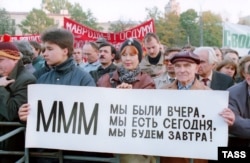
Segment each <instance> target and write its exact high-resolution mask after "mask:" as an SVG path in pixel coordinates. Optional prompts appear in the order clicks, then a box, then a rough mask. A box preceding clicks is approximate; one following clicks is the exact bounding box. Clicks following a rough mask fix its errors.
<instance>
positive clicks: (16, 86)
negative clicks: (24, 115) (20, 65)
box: [0, 76, 36, 121]
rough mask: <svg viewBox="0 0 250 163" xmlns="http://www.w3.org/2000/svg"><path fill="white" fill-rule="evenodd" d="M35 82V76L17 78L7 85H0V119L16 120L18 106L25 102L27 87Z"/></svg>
mask: <svg viewBox="0 0 250 163" xmlns="http://www.w3.org/2000/svg"><path fill="white" fill-rule="evenodd" d="M35 82H36V79H35V77H34V76H33V78H29V79H27V80H17V81H15V83H13V84H11V85H10V86H7V87H3V86H1V87H0V120H1V121H14V120H18V109H19V107H20V106H21V105H22V104H24V103H27V87H28V85H29V84H34V83H35Z"/></svg>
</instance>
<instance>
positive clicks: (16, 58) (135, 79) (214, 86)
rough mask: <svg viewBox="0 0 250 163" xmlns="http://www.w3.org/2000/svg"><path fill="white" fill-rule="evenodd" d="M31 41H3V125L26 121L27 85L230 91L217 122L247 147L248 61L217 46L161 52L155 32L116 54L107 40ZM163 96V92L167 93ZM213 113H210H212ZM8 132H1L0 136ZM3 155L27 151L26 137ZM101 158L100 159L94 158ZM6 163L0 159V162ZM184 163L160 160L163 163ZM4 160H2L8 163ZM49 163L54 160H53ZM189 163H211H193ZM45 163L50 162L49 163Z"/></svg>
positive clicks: (59, 33)
mask: <svg viewBox="0 0 250 163" xmlns="http://www.w3.org/2000/svg"><path fill="white" fill-rule="evenodd" d="M41 41H42V44H41V43H39V42H36V41H24V40H22V41H13V42H12V41H4V40H2V41H1V42H0V119H1V121H3V122H13V121H14V122H15V121H19V122H21V123H24V124H25V122H26V121H27V117H28V115H29V110H30V109H35V108H30V105H29V104H28V101H27V87H28V85H29V84H35V83H43V84H58V85H73V86H91V87H95V86H97V87H108V88H117V89H174V90H197V89H198V90H207V91H212V90H225V91H229V104H228V107H227V108H221V113H220V116H221V117H222V118H223V119H224V120H225V122H226V123H227V124H228V126H229V143H228V146H230V147H234V146H242V147H249V146H250V130H249V128H250V127H249V124H250V111H249V110H250V89H249V88H250V56H249V55H247V54H246V55H244V54H241V56H242V57H241V58H240V55H239V54H238V52H237V51H235V50H232V49H220V48H218V47H193V46H191V45H188V46H187V45H185V46H183V47H166V46H163V45H162V44H161V42H160V39H159V37H158V36H157V34H155V33H147V34H146V35H145V37H144V39H143V41H142V42H141V41H139V40H137V39H136V38H128V39H126V40H125V41H124V42H123V43H122V44H121V47H120V48H119V49H117V48H115V46H114V45H112V43H110V42H108V41H107V40H106V39H104V38H99V39H98V40H97V41H96V42H87V43H85V44H84V45H83V47H74V36H73V34H72V33H71V32H70V31H68V30H65V29H58V28H57V29H48V30H46V31H44V32H43V33H42V34H41ZM166 91H167V90H166ZM211 109H212V108H211ZM11 129H12V128H10V127H5V128H3V127H1V128H0V134H1V135H3V134H5V133H7V132H9V131H11ZM0 147H1V150H18V149H19V150H20V149H23V148H24V137H22V136H18V135H17V136H14V137H12V138H11V139H10V140H8V141H7V142H1V143H0ZM96 155H98V154H96ZM5 158H7V159H9V160H10V159H11V158H8V157H7V156H6V157H1V161H2V160H4V159H5ZM120 159H121V162H122V163H129V162H135V163H136V162H138V163H146V162H149V163H155V162H156V157H153V156H145V155H130V154H128V155H126V154H125V155H121V157H120ZM188 160H189V159H187V158H174V157H161V158H160V162H161V163H179V162H180V163H182V162H183V163H186V162H188ZM5 161H6V160H5ZM51 161H52V162H53V161H54V160H51ZM193 161H194V163H201V162H202V163H203V162H204V163H205V162H213V161H212V160H201V159H194V160H193ZM46 162H49V160H46Z"/></svg>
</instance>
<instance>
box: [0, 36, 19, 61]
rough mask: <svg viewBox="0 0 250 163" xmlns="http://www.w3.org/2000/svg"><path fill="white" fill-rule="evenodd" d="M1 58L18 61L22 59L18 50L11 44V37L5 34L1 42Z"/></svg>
mask: <svg viewBox="0 0 250 163" xmlns="http://www.w3.org/2000/svg"><path fill="white" fill-rule="evenodd" d="M0 56H3V57H7V58H10V59H16V60H19V59H20V58H21V54H20V52H19V50H18V48H17V47H16V46H15V45H14V44H13V43H12V42H11V37H10V35H7V34H5V35H3V36H2V40H1V42H0Z"/></svg>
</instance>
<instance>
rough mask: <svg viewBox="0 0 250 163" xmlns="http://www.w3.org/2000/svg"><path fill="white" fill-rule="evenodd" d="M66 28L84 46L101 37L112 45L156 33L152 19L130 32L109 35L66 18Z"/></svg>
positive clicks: (140, 38)
mask: <svg viewBox="0 0 250 163" xmlns="http://www.w3.org/2000/svg"><path fill="white" fill-rule="evenodd" d="M64 28H65V29H67V30H69V31H71V32H72V33H73V34H74V36H75V40H76V42H78V43H79V44H84V42H85V41H96V40H97V39H98V38H99V37H103V38H105V39H106V40H107V41H108V42H110V43H112V44H120V43H122V42H123V41H125V40H126V39H128V38H130V37H133V38H137V39H138V40H142V39H143V38H144V36H145V35H146V34H147V33H148V32H155V26H154V20H153V19H150V20H148V21H146V22H144V23H142V24H140V25H138V26H136V27H134V28H131V29H129V30H125V31H121V32H117V33H107V32H101V31H96V30H94V29H91V28H89V27H87V26H85V25H83V24H80V23H78V22H76V21H74V20H72V19H69V18H66V17H64Z"/></svg>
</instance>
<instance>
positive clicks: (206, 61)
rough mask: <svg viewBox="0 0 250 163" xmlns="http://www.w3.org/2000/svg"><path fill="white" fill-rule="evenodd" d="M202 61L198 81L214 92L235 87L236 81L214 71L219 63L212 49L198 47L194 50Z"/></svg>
mask: <svg viewBox="0 0 250 163" xmlns="http://www.w3.org/2000/svg"><path fill="white" fill-rule="evenodd" d="M194 53H195V54H197V55H198V56H199V58H200V60H201V63H200V67H199V70H198V74H199V75H198V79H199V80H200V81H203V83H204V84H205V85H207V86H208V87H210V88H211V89H213V90H226V89H227V88H229V87H231V86H232V85H234V80H233V78H231V77H230V76H228V75H226V74H222V73H220V72H217V71H214V68H215V66H216V64H217V62H218V59H217V56H216V53H215V51H214V49H213V48H212V47H198V48H196V49H195V50H194Z"/></svg>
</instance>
